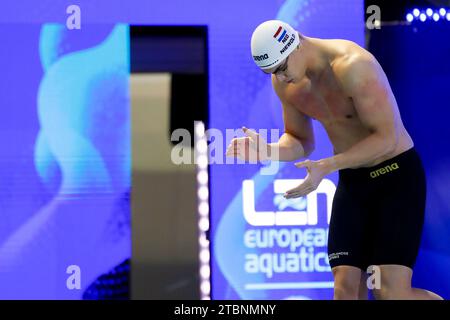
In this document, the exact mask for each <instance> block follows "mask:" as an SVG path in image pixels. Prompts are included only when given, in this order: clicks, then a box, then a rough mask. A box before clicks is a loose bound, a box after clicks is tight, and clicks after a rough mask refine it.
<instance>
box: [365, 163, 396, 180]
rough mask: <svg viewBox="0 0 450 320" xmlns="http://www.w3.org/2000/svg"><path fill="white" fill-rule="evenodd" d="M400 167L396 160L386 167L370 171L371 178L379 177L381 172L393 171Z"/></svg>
mask: <svg viewBox="0 0 450 320" xmlns="http://www.w3.org/2000/svg"><path fill="white" fill-rule="evenodd" d="M398 168H399V166H398V164H397V162H394V163H393V164H391V165H387V166H385V167H384V168H381V169H378V170H374V171H372V172H370V177H371V178H376V177H379V176H380V174H386V173H389V172H391V171H394V170H397V169H398Z"/></svg>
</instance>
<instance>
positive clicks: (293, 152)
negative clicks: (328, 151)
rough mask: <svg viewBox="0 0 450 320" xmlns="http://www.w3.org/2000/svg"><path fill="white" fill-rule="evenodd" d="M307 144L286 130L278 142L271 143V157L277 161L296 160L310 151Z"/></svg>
mask: <svg viewBox="0 0 450 320" xmlns="http://www.w3.org/2000/svg"><path fill="white" fill-rule="evenodd" d="M304 145H305V146H304ZM307 146H308V145H307V144H306V143H303V142H302V141H300V140H299V139H297V138H295V137H294V136H292V135H291V134H289V133H287V132H286V133H284V134H283V135H282V136H281V138H280V140H278V142H276V143H269V158H270V160H276V161H294V160H297V159H300V158H303V157H305V156H307V155H308V154H309V153H310V152H309V153H308V151H309V149H308V148H307Z"/></svg>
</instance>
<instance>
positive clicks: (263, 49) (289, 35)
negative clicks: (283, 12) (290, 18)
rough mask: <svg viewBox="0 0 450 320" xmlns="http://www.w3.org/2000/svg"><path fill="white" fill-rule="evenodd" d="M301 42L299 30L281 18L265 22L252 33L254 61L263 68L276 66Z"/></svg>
mask: <svg viewBox="0 0 450 320" xmlns="http://www.w3.org/2000/svg"><path fill="white" fill-rule="evenodd" d="M299 44H300V39H299V36H298V33H297V31H295V29H294V28H292V27H291V26H290V25H289V24H287V23H286V22H283V21H280V20H269V21H266V22H263V23H261V24H260V25H259V26H258V27H257V28H256V29H255V31H254V32H253V35H252V40H251V50H252V56H253V61H255V63H256V65H257V66H258V67H260V68H261V69H263V70H264V69H271V68H274V67H276V66H278V65H279V64H280V63H281V62H282V61H283V60H284V59H286V57H287V56H288V55H289V54H290V53H291V52H292V51H294V49H295V48H296V47H297V45H299Z"/></svg>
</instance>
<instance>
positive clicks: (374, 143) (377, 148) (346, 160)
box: [324, 133, 395, 173]
mask: <svg viewBox="0 0 450 320" xmlns="http://www.w3.org/2000/svg"><path fill="white" fill-rule="evenodd" d="M394 149H395V139H390V138H389V137H386V136H385V135H381V134H377V133H374V134H371V135H370V136H368V137H367V138H365V139H364V140H361V141H360V142H358V143H357V144H355V145H354V146H352V147H351V148H350V149H348V150H347V151H345V152H343V153H339V154H337V155H335V156H333V157H330V158H326V159H324V161H327V163H328V166H329V169H330V170H329V171H330V173H331V172H334V171H338V170H342V169H348V168H352V169H356V168H359V167H363V166H366V165H370V164H372V163H373V162H374V161H376V160H377V159H379V158H381V157H383V156H385V155H387V154H389V153H391V152H392V151H393V150H394Z"/></svg>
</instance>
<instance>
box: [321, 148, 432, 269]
mask: <svg viewBox="0 0 450 320" xmlns="http://www.w3.org/2000/svg"><path fill="white" fill-rule="evenodd" d="M425 199H426V181H425V171H424V169H423V166H422V162H421V160H420V157H419V155H418V153H417V151H416V150H415V148H411V149H409V150H408V151H405V152H403V153H401V154H399V155H398V156H396V157H394V158H392V159H389V160H386V161H384V162H382V163H380V164H378V165H376V166H374V167H371V168H358V169H344V170H340V171H339V183H338V186H337V190H336V193H335V196H334V200H333V208H332V214H331V221H330V231H329V238H328V259H329V261H330V266H331V267H332V268H333V267H335V266H339V265H350V266H355V267H358V268H360V269H362V270H363V271H366V270H367V267H368V266H370V265H383V264H397V265H403V266H407V267H410V268H412V267H413V265H414V263H415V260H416V257H417V254H418V251H419V246H420V239H421V235H422V228H423V223H424V213H425Z"/></svg>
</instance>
